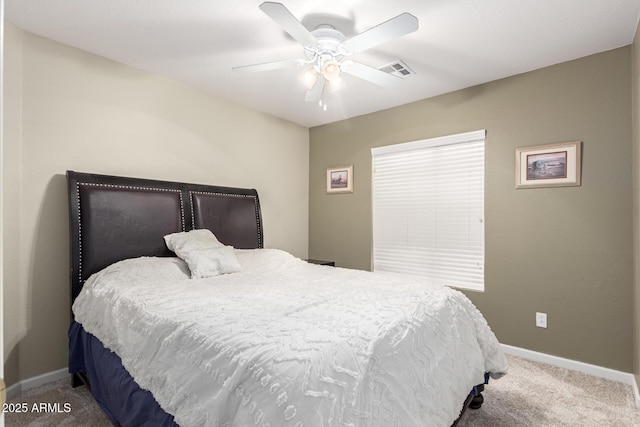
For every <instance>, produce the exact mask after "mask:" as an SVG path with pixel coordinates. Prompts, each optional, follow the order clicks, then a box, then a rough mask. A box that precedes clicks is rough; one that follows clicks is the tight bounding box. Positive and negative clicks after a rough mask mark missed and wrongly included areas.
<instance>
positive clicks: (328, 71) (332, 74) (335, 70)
mask: <svg viewBox="0 0 640 427" xmlns="http://www.w3.org/2000/svg"><path fill="white" fill-rule="evenodd" d="M322 77H324V78H325V79H326V80H328V81H332V80H335V79H337V78H339V77H340V64H338V63H337V62H336V61H334V60H329V61H325V62H324V63H323V64H322Z"/></svg>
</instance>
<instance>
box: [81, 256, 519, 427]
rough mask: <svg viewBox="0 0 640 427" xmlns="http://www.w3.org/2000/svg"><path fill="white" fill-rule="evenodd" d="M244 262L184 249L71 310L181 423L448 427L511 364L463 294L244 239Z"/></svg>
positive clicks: (94, 285) (122, 266)
mask: <svg viewBox="0 0 640 427" xmlns="http://www.w3.org/2000/svg"><path fill="white" fill-rule="evenodd" d="M237 254H238V259H239V261H240V264H241V265H242V271H241V272H239V273H234V274H228V275H223V276H217V277H213V278H208V279H190V278H189V271H188V269H187V267H186V265H185V263H184V262H183V261H181V260H179V259H178V258H138V259H131V260H125V261H121V262H119V263H116V264H114V265H112V266H110V267H108V268H106V269H104V270H103V271H101V272H100V273H97V274H95V275H93V276H92V277H91V278H90V279H89V280H88V281H87V283H86V284H85V286H84V289H83V290H82V292H81V294H80V296H79V297H78V298H77V299H76V301H75V303H74V305H73V310H74V313H75V319H76V321H78V322H79V323H81V324H82V325H83V327H84V328H85V330H86V331H87V332H90V333H91V334H93V335H95V336H96V337H97V338H99V339H100V340H101V341H102V342H103V343H104V344H105V346H106V347H107V348H109V349H111V350H112V351H114V352H115V353H117V354H118V355H119V356H120V358H121V359H122V363H123V365H124V366H125V368H126V369H127V370H128V371H129V373H130V374H131V375H132V376H133V377H134V378H135V380H136V382H137V383H138V384H139V385H140V386H141V387H142V388H145V389H148V390H150V391H151V392H152V393H153V395H154V397H155V398H156V400H157V401H158V403H159V404H160V406H161V407H162V408H163V409H164V410H165V411H167V412H169V413H171V414H173V415H174V416H175V420H176V422H177V423H179V424H180V425H181V426H185V427H186V426H243V427H244V426H271V427H284V426H296V427H302V426H306V427H314V426H380V427H391V426H398V427H412V426H416V427H418V426H420V427H423V426H450V425H451V424H452V422H453V421H454V420H455V419H456V418H457V416H458V413H459V411H460V409H461V406H462V403H463V401H464V399H465V397H466V396H467V394H468V393H469V391H470V390H471V388H472V387H473V386H474V385H477V384H481V383H482V382H483V380H484V372H485V371H489V372H492V376H494V377H496V378H497V377H500V376H501V375H502V374H504V373H506V371H507V365H506V361H505V358H504V355H503V353H502V350H501V349H500V347H499V344H498V342H497V340H496V338H495V336H494V334H493V332H492V331H491V330H490V329H489V327H488V325H487V323H486V321H485V319H484V318H483V317H482V315H481V314H480V313H479V312H478V310H477V309H476V308H475V307H474V306H473V304H472V303H471V302H470V301H469V300H468V299H467V298H466V297H465V296H464V295H463V294H462V293H460V292H458V291H455V290H452V289H450V288H447V287H443V286H435V285H430V284H428V283H426V282H424V281H420V280H419V279H410V278H408V277H400V276H394V275H386V274H381V273H369V272H364V271H356V270H349V269H342V268H332V267H325V266H319V265H313V264H308V263H306V262H304V261H302V260H299V259H297V258H295V257H293V256H292V255H290V254H288V253H286V252H283V251H279V250H274V249H262V250H240V251H237Z"/></svg>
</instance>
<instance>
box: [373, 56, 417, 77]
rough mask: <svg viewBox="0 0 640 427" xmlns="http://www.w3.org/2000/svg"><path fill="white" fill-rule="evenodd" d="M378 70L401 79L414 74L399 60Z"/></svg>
mask: <svg viewBox="0 0 640 427" xmlns="http://www.w3.org/2000/svg"><path fill="white" fill-rule="evenodd" d="M379 70H380V71H384V72H385V73H389V74H393V75H394V76H398V77H402V78H403V79H404V78H405V77H409V76H412V75H415V74H416V73H415V72H414V71H413V70H412V69H411V68H409V67H408V66H407V64H405V63H404V62H402V61H400V60H398V61H395V62H392V63H391V64H389V65H385V66H384V67H381V68H379Z"/></svg>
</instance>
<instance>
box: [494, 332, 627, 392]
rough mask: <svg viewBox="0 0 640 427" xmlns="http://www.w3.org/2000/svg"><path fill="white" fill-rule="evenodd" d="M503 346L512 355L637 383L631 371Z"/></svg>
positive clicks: (601, 376)
mask: <svg viewBox="0 0 640 427" xmlns="http://www.w3.org/2000/svg"><path fill="white" fill-rule="evenodd" d="M501 346H502V349H503V350H504V352H505V353H507V354H510V355H512V356H518V357H522V358H523V359H529V360H533V361H535V362H542V363H547V364H549V365H553V366H558V367H560V368H565V369H570V370H572V371H577V372H582V373H584V374H589V375H593V376H594V377H600V378H606V379H608V380H612V381H617V382H621V383H625V384H629V385H631V386H633V385H634V384H635V383H636V381H635V376H634V375H633V374H631V373H629V372H621V371H616V370H615V369H609V368H603V367H602V366H597V365H591V364H589V363H584V362H578V361H577V360H571V359H565V358H564V357H558V356H552V355H550V354H546V353H539V352H537V351H532V350H527V349H526V348H520V347H514V346H511V345H507V344H501ZM635 387H636V390H635V391H636V402H637V401H638V393H637V384H636V385H635Z"/></svg>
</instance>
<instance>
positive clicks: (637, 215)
mask: <svg viewBox="0 0 640 427" xmlns="http://www.w3.org/2000/svg"><path fill="white" fill-rule="evenodd" d="M631 49H632V66H631V89H632V100H633V107H632V114H631V117H632V129H633V156H632V159H633V261H634V276H633V373H634V374H635V375H636V383H637V384H640V31H638V30H637V29H636V36H635V39H634V41H633V45H632V46H631Z"/></svg>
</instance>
